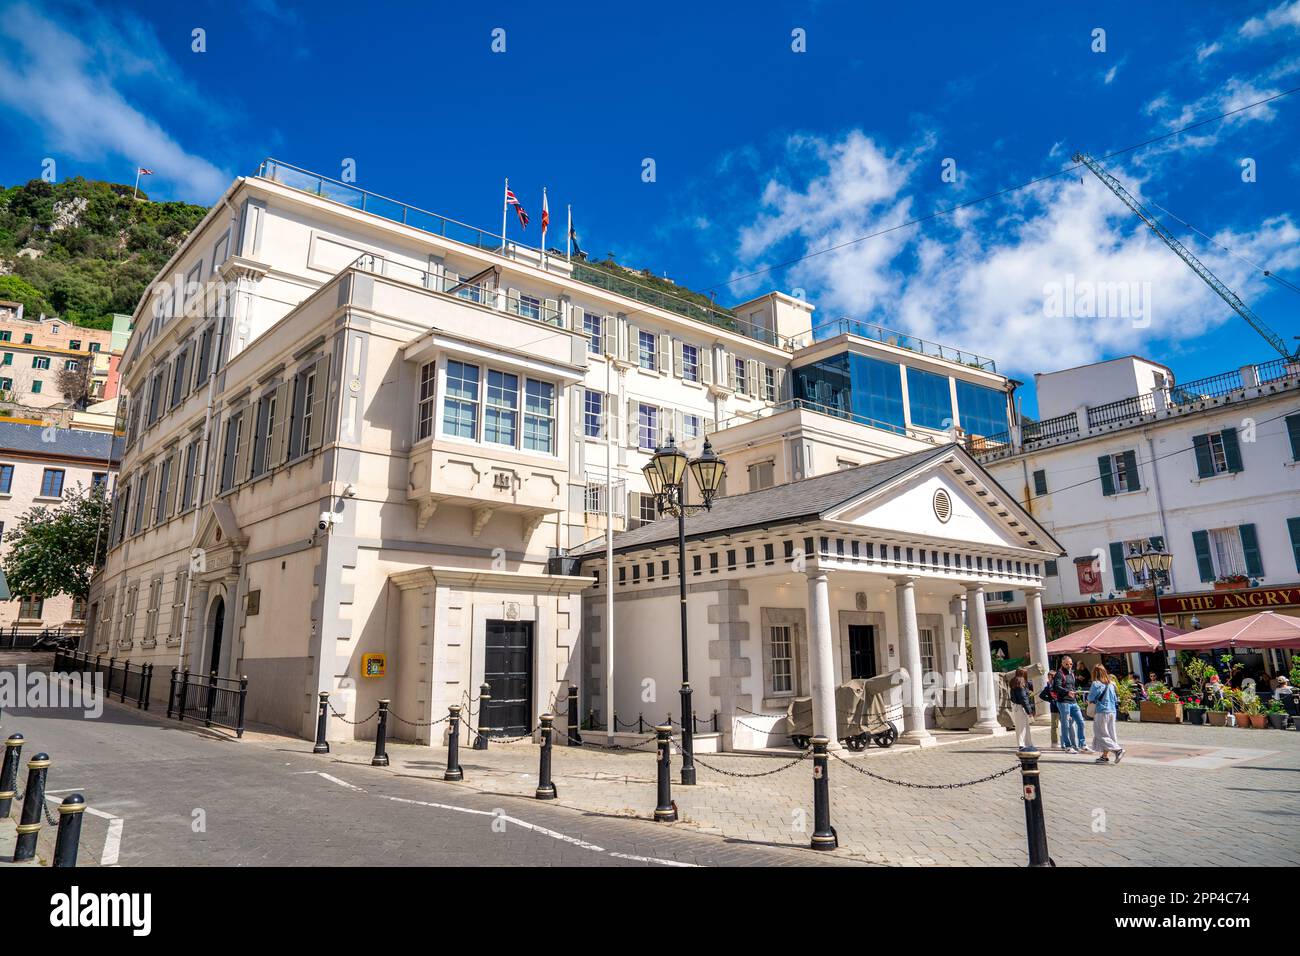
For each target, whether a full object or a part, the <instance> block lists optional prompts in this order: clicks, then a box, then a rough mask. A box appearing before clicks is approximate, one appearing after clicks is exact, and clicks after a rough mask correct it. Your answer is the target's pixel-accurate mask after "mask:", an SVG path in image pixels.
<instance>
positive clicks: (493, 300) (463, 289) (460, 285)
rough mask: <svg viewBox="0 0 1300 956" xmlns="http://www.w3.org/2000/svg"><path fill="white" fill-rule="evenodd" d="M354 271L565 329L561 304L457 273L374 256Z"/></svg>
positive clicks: (356, 264)
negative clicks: (484, 282) (409, 264)
mask: <svg viewBox="0 0 1300 956" xmlns="http://www.w3.org/2000/svg"><path fill="white" fill-rule="evenodd" d="M352 268H354V269H360V270H362V271H363V272H372V273H374V274H375V275H381V276H384V277H386V278H389V279H396V280H397V281H399V282H406V283H408V284H410V285H418V286H420V287H421V288H423V289H428V290H429V291H431V292H439V293H442V294H443V295H450V296H453V297H455V298H457V299H462V300H464V301H466V302H473V303H476V304H478V305H485V306H487V307H488V308H491V309H496V310H497V311H499V312H508V313H509V314H511V315H517V316H519V317H520V318H524V319H533V320H534V321H537V322H542V323H545V324H546V325H554V326H556V327H558V328H563V327H564V316H563V314H562V313H561V312H560V308H559V306H558V304H557V305H547V303H546V300H544V299H538V298H535V297H533V296H528V295H525V294H522V293H515V294H514V295H511V294H510V290H508V289H502V288H489V287H487V286H483V285H478V284H471V283H469V282H468V281H467V279H468V278H471V277H466V276H461V275H459V274H457V273H455V272H429V271H428V270H426V269H420V268H417V267H416V266H408V265H406V264H405V263H401V262H394V261H393V260H391V259H385V258H384V257H383V256H377V255H373V254H371V253H367V254H365V255H362V256H358V257H357V258H356V260H354V261H353V263H352Z"/></svg>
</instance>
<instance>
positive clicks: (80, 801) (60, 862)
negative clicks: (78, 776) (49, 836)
mask: <svg viewBox="0 0 1300 956" xmlns="http://www.w3.org/2000/svg"><path fill="white" fill-rule="evenodd" d="M85 811H86V798H85V797H83V796H82V795H81V794H79V793H74V794H72V796H70V797H64V798H63V803H61V804H59V833H58V836H57V837H56V838H55V841H54V865H55V866H56V867H70V866H76V865H77V847H78V845H79V844H80V842H81V819H82V817H84V816H85Z"/></svg>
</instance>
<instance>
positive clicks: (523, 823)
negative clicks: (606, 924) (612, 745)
mask: <svg viewBox="0 0 1300 956" xmlns="http://www.w3.org/2000/svg"><path fill="white" fill-rule="evenodd" d="M305 772H308V773H314V774H316V775H317V776H319V777H323V778H325V779H326V780H328V781H329V782H330V783H335V784H338V785H339V786H340V787H347V788H348V789H349V790H352V791H355V792H358V793H366V791H365V790H362V789H361V788H360V787H358V786H355V785H354V784H350V783H348V782H347V781H346V780H340V779H339V778H338V777H334V776H331V775H330V774H327V773H325V772H323V771H321V770H312V771H305ZM374 796H377V797H379V798H381V799H383V800H391V801H392V802H393V803H406V804H410V805H411V806H416V807H431V808H433V809H435V810H451V811H454V812H455V813H468V814H470V815H472V816H476V817H496V818H497V819H500V820H505V821H506V822H507V823H513V824H514V825H515V826H517V827H523V828H524V829H525V830H531V831H532V832H533V833H537V834H540V835H541V836H546V837H550V838H551V839H552V840H560V841H562V842H564V843H569V844H572V845H573V846H577V847H581V848H582V849H584V850H591V851H592V852H593V853H608V854H609V855H610V856H612V857H616V858H618V859H620V860H634V861H636V862H638V863H658V864H660V865H661V866H692V867H693V866H696V865H697V864H695V863H682V862H681V861H679V860H661V859H659V858H658V857H653V856H634V855H632V854H630V853H615V852H613V851H612V850H606V849H605V848H604V847H602V846H597V845H596V844H594V843H588V842H587V841H586V840H580V839H578V838H577V837H571V836H569V835H568V834H567V833H560V832H559V831H558V830H552V829H550V828H549V827H544V826H539V825H538V824H536V823H529V822H528V821H527V820H520V819H519V818H518V817H512V816H510V815H509V814H506V813H497V812H496V811H494V810H476V809H474V808H473V807H458V806H455V805H454V804H450V803H435V802H433V801H432V800H411V799H408V798H406V797H391V796H388V795H387V794H383V793H377V794H374Z"/></svg>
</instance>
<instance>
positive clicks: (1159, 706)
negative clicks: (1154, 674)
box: [1140, 681, 1183, 724]
mask: <svg viewBox="0 0 1300 956" xmlns="http://www.w3.org/2000/svg"><path fill="white" fill-rule="evenodd" d="M1140 710H1141V713H1142V718H1141V719H1142V721H1143V722H1144V723H1145V722H1148V721H1149V722H1151V723H1156V724H1181V723H1182V722H1183V702H1182V701H1181V700H1179V699H1178V695H1177V694H1175V693H1174V692H1173V691H1172V690H1170V689H1169V688H1168V687H1166V686H1165V685H1164V684H1162V683H1161V682H1160V681H1152V682H1151V683H1150V684H1148V685H1147V699H1146V700H1144V701H1142V705H1141V708H1140Z"/></svg>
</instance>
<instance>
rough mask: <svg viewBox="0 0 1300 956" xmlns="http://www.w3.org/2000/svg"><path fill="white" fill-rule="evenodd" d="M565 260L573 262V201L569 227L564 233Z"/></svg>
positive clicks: (570, 205) (570, 207)
mask: <svg viewBox="0 0 1300 956" xmlns="http://www.w3.org/2000/svg"><path fill="white" fill-rule="evenodd" d="M564 243H565V245H564V261H565V262H569V263H571V262H573V203H569V229H568V231H567V232H565V234H564Z"/></svg>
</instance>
